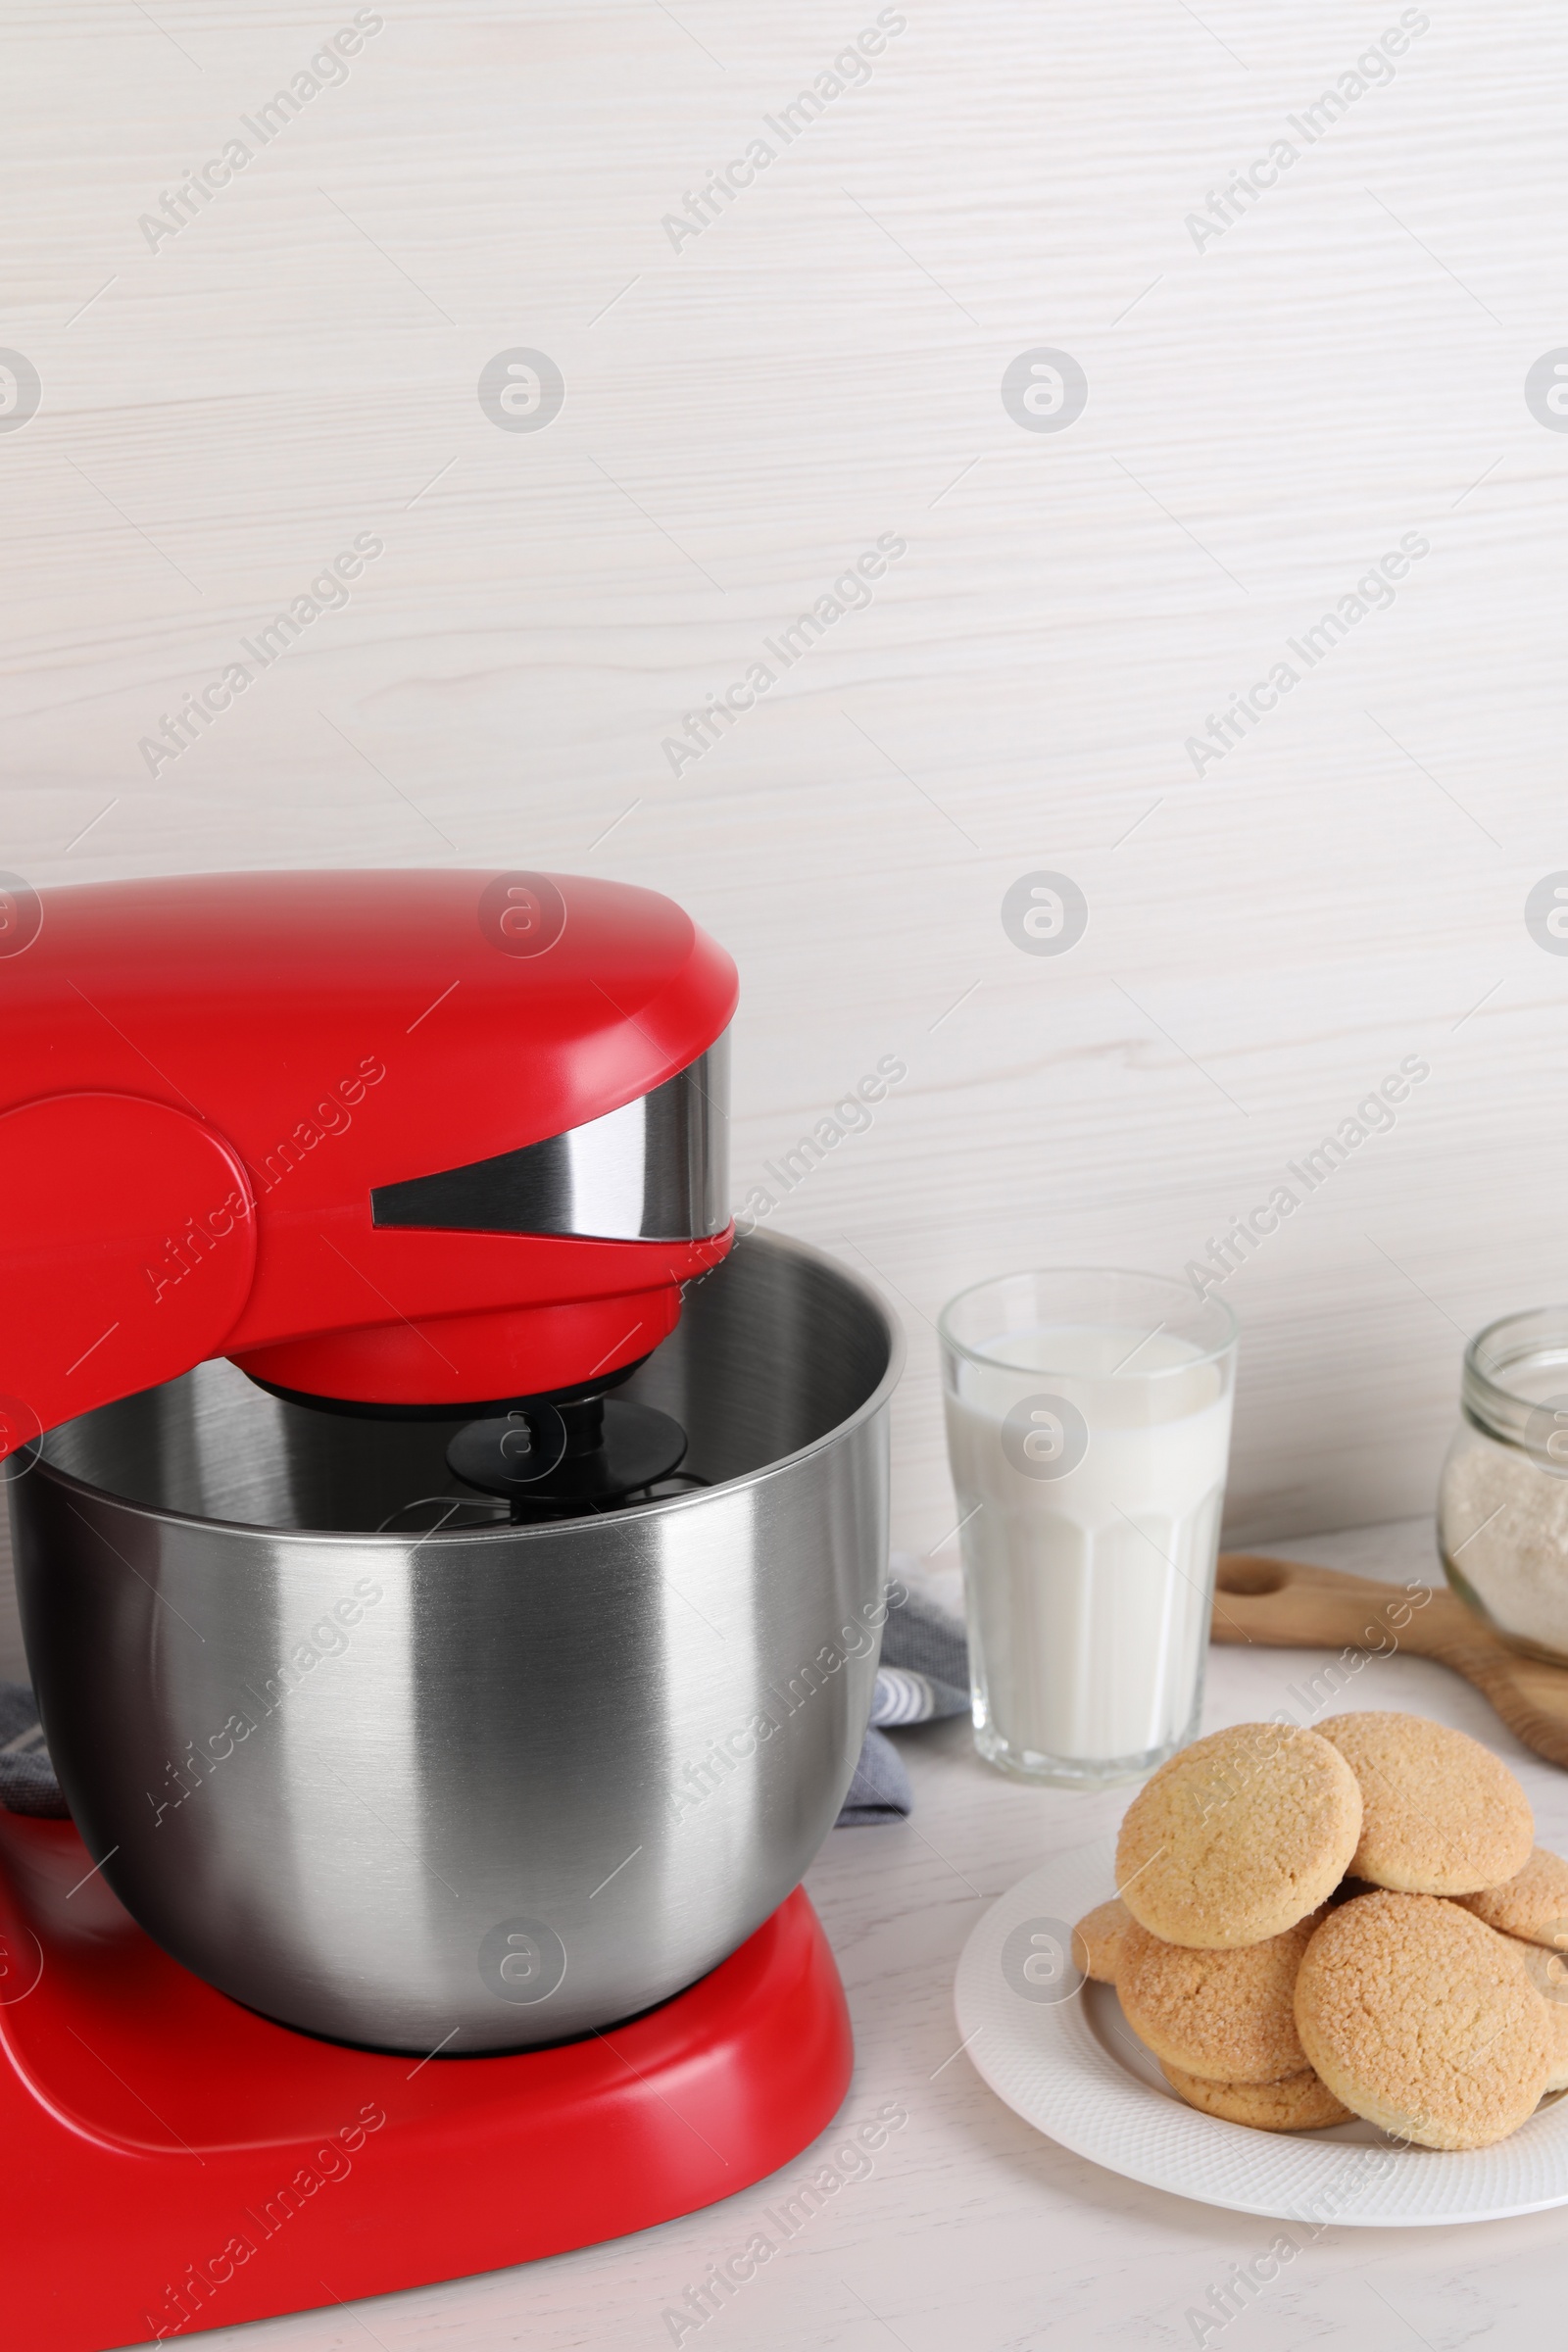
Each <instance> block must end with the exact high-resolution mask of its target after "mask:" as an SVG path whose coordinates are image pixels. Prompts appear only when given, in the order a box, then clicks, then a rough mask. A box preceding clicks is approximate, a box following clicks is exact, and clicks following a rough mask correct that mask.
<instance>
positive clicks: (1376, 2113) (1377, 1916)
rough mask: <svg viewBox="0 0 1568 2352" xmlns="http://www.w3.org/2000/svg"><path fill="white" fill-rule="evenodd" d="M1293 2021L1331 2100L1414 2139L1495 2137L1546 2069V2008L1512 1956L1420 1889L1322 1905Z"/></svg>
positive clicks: (1524, 2112) (1539, 2086)
mask: <svg viewBox="0 0 1568 2352" xmlns="http://www.w3.org/2000/svg"><path fill="white" fill-rule="evenodd" d="M1296 2024H1297V2030H1298V2031H1299V2034H1300V2036H1301V2046H1302V2048H1303V2049H1304V2050H1305V2052H1306V2055H1307V2058H1308V2060H1309V2061H1310V2063H1311V2065H1312V2067H1313V2068H1314V2070H1315V2071H1316V2073H1318V2074H1319V2075H1321V2077H1322V2078H1323V2081H1324V2082H1326V2083H1327V2084H1328V2086H1329V2088H1330V2090H1332V2091H1333V2092H1334V2094H1335V2096H1336V2097H1337V2098H1340V2099H1342V2100H1343V2101H1344V2102H1345V2104H1346V2106H1347V2107H1350V2108H1353V2109H1354V2111H1355V2113H1356V2114H1357V2115H1359V2116H1363V2117H1365V2119H1366V2121H1367V2122H1368V2123H1371V2124H1378V2125H1380V2126H1381V2127H1382V2129H1383V2130H1384V2131H1391V2132H1393V2133H1395V2134H1396V2136H1397V2137H1398V2138H1401V2139H1407V2140H1413V2141H1414V2142H1415V2143H1416V2144H1417V2145H1418V2146H1419V2147H1424V2148H1486V2147H1490V2146H1491V2145H1492V2143H1493V2142H1494V2140H1498V2139H1505V2138H1506V2137H1507V2135H1508V2133H1509V2132H1510V2131H1516V2130H1517V2128H1518V2127H1519V2125H1520V2124H1522V2123H1523V2122H1524V2120H1525V2118H1526V2117H1527V2116H1528V2115H1529V2114H1530V2113H1531V2112H1532V2110H1533V2109H1534V2107H1535V2105H1536V2103H1537V2101H1538V2100H1539V2099H1540V2097H1541V2095H1542V2092H1543V2090H1544V2087H1545V2084H1546V2082H1547V2081H1548V2080H1549V2078H1550V2076H1551V2073H1552V2048H1551V2028H1550V2025H1549V2021H1548V2019H1547V2016H1546V2004H1545V2003H1544V2001H1543V1999H1542V1998H1541V1996H1540V1994H1539V1993H1538V1992H1537V1991H1536V1988H1535V1986H1534V1985H1532V1984H1531V1982H1530V1979H1529V1977H1528V1976H1527V1975H1526V1974H1525V1969H1524V1964H1523V1962H1522V1961H1521V1960H1520V1959H1519V1957H1518V1953H1517V1951H1516V1950H1510V1949H1509V1946H1508V1943H1507V1941H1506V1939H1505V1938H1504V1937H1502V1936H1497V1935H1495V1933H1494V1932H1493V1931H1492V1929H1490V1928H1486V1927H1483V1925H1482V1923H1481V1921H1480V1920H1479V1919H1476V1918H1475V1917H1474V1916H1473V1915H1472V1914H1471V1913H1470V1912H1468V1911H1464V1910H1461V1909H1460V1907H1459V1905H1458V1904H1457V1903H1447V1902H1441V1901H1439V1900H1438V1899H1437V1898H1436V1897H1434V1896H1432V1895H1429V1894H1400V1893H1388V1892H1383V1891H1380V1892H1378V1893H1376V1894H1363V1895H1359V1896H1357V1898H1356V1899H1355V1901H1354V1902H1349V1903H1344V1904H1342V1905H1341V1906H1340V1908H1339V1909H1338V1910H1337V1911H1331V1912H1330V1913H1329V1916H1328V1918H1327V1919H1326V1920H1325V1921H1324V1922H1323V1924H1322V1926H1321V1927H1320V1928H1319V1929H1318V1931H1317V1933H1316V1935H1315V1936H1313V1937H1312V1939H1311V1941H1310V1942H1309V1943H1308V1945H1307V1947H1306V1951H1305V1953H1304V1955H1303V1956H1302V1960H1301V1966H1300V1970H1299V1974H1298V1976H1297V1980H1296Z"/></svg>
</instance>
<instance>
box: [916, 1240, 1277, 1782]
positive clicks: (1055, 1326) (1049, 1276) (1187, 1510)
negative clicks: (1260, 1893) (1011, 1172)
mask: <svg viewBox="0 0 1568 2352" xmlns="http://www.w3.org/2000/svg"><path fill="white" fill-rule="evenodd" d="M939 1331H940V1335H941V1343H942V1371H943V1393H944V1402H945V1405H946V1411H947V1425H948V1457H949V1460H950V1462H951V1464H952V1468H953V1483H954V1487H955V1489H956V1493H957V1499H958V1511H959V1520H960V1527H961V1539H960V1540H961V1543H962V1547H963V1569H964V1583H965V1587H966V1590H967V1601H968V1616H969V1672H970V1682H971V1686H972V1692H973V1701H974V1726H975V1734H974V1736H975V1745H976V1747H977V1748H978V1749H979V1751H980V1753H981V1755H982V1756H984V1757H985V1759H986V1761H987V1762H988V1763H991V1764H994V1765H996V1766H997V1767H998V1768H999V1769H1000V1770H1001V1771H1003V1772H1006V1773H1010V1774H1011V1775H1012V1776H1013V1777H1014V1778H1016V1779H1019V1780H1025V1781H1033V1782H1036V1783H1043V1784H1045V1785H1048V1786H1050V1787H1054V1788H1074V1789H1091V1788H1103V1787H1106V1786H1108V1785H1109V1784H1110V1783H1112V1782H1115V1781H1126V1780H1136V1779H1140V1778H1142V1776H1143V1775H1145V1774H1146V1773H1150V1772H1152V1771H1153V1769H1154V1767H1155V1766H1156V1765H1158V1764H1161V1763H1163V1762H1164V1760H1165V1758H1166V1757H1167V1756H1169V1755H1173V1754H1174V1753H1175V1751H1176V1749H1177V1748H1178V1747H1182V1746H1184V1745H1185V1744H1186V1742H1187V1741H1188V1740H1191V1739H1192V1738H1193V1737H1194V1736H1195V1734H1196V1732H1197V1730H1198V1723H1199V1717H1200V1714H1201V1708H1202V1700H1203V1665H1204V1660H1205V1657H1206V1655H1207V1646H1208V1626H1209V1609H1210V1606H1211V1603H1212V1599H1213V1591H1214V1561H1215V1556H1216V1554H1217V1552H1218V1548H1219V1525H1220V1512H1221V1508H1222V1506H1223V1503H1224V1499H1225V1471H1226V1463H1227V1460H1228V1457H1229V1452H1230V1434H1231V1403H1232V1398H1233V1395H1234V1390H1235V1379H1236V1320H1235V1317H1234V1316H1233V1315H1232V1314H1231V1311H1230V1309H1229V1308H1228V1307H1227V1306H1226V1305H1225V1304H1224V1302H1223V1301H1222V1300H1220V1299H1214V1298H1210V1299H1199V1298H1198V1297H1197V1296H1196V1294H1195V1293H1194V1292H1193V1290H1192V1289H1191V1288H1190V1287H1189V1286H1188V1285H1187V1284H1186V1283H1182V1282H1173V1281H1170V1280H1168V1279H1167V1278H1166V1277H1164V1276H1162V1275H1158V1274H1137V1273H1129V1272H1127V1271H1125V1270H1123V1269H1120V1268H1117V1267H1086V1268H1081V1269H1076V1270H1075V1269H1072V1268H1057V1269H1047V1270H1045V1271H1042V1272H1038V1273H1024V1274H1005V1275H1003V1276H1001V1277H999V1278H998V1279H997V1280H996V1281H993V1282H982V1283H977V1284H976V1285H975V1286H974V1288H973V1289H972V1290H967V1291H960V1292H959V1293H958V1295H957V1297H956V1299H950V1300H949V1302H948V1304H947V1305H946V1306H945V1307H944V1308H943V1310H942V1317H941V1322H940V1325H939Z"/></svg>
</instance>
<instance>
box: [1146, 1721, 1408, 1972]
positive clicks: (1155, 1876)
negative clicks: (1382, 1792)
mask: <svg viewBox="0 0 1568 2352" xmlns="http://www.w3.org/2000/svg"><path fill="white" fill-rule="evenodd" d="M1360 1834H1361V1792H1360V1789H1359V1788H1358V1787H1357V1785H1356V1779H1355V1775H1354V1773H1353V1772H1352V1771H1351V1770H1350V1768H1349V1766H1348V1764H1347V1763H1346V1761H1345V1758H1344V1757H1343V1756H1342V1755H1341V1754H1340V1751H1339V1749H1338V1748H1337V1747H1334V1746H1333V1745H1332V1744H1331V1743H1330V1742H1329V1741H1328V1740H1321V1739H1319V1737H1318V1735H1317V1733H1316V1732H1307V1731H1302V1730H1300V1729H1299V1728H1298V1727H1297V1726H1296V1725H1294V1724H1292V1725H1281V1724H1275V1723H1242V1724H1237V1725H1234V1726H1233V1727H1232V1728H1231V1729H1230V1730H1229V1731H1224V1732H1211V1733H1210V1734H1209V1736H1208V1738H1207V1739H1206V1740H1195V1742H1194V1743H1193V1745H1192V1746H1191V1747H1184V1748H1181V1749H1179V1750H1178V1752H1177V1753H1176V1754H1175V1755H1174V1756H1172V1757H1171V1758H1170V1760H1169V1762H1168V1763H1165V1764H1162V1765H1161V1766H1160V1768H1159V1770H1158V1771H1157V1772H1156V1773H1155V1775H1154V1777H1153V1779H1152V1781H1150V1782H1148V1783H1147V1784H1146V1785H1145V1787H1144V1788H1142V1789H1140V1790H1139V1792H1138V1794H1137V1795H1136V1796H1135V1797H1134V1798H1133V1801H1132V1803H1131V1804H1130V1805H1129V1806H1128V1808H1127V1815H1126V1819H1125V1820H1124V1821H1123V1823H1122V1825H1121V1836H1120V1838H1118V1839H1117V1842H1116V1888H1117V1892H1118V1893H1119V1894H1120V1895H1121V1898H1122V1900H1123V1901H1124V1902H1125V1904H1126V1905H1127V1908H1128V1910H1129V1911H1130V1912H1131V1913H1132V1915H1133V1917H1134V1918H1135V1919H1136V1920H1138V1921H1139V1922H1140V1924H1141V1925H1142V1926H1144V1927H1146V1928H1147V1929H1148V1930H1149V1932H1150V1934H1151V1935H1152V1936H1160V1937H1162V1938H1163V1940H1164V1941H1165V1942H1167V1943H1183V1944H1189V1945H1192V1946H1193V1947H1195V1948H1196V1949H1198V1950H1200V1951H1224V1950H1228V1949H1230V1948H1232V1947H1233V1946H1235V1945H1238V1944H1247V1943H1261V1942H1262V1941H1263V1940H1264V1938H1265V1937H1267V1936H1278V1935H1281V1934H1283V1933H1284V1931H1285V1930H1286V1929H1287V1928H1293V1927H1294V1926H1295V1925H1296V1923H1297V1921H1298V1920H1299V1919H1304V1918H1305V1917H1306V1914H1307V1913H1308V1912H1309V1911H1315V1910H1316V1909H1317V1907H1318V1905H1319V1904H1320V1903H1321V1902H1323V1901H1325V1900H1326V1899H1327V1897H1328V1896H1329V1895H1330V1894H1331V1893H1332V1892H1333V1890H1334V1888H1335V1887H1337V1886H1338V1885H1339V1883H1340V1881H1341V1879H1342V1878H1343V1877H1344V1876H1345V1873H1346V1871H1347V1869H1348V1866H1349V1860H1350V1856H1351V1854H1352V1853H1353V1852H1354V1851H1355V1847H1356V1840H1357V1839H1358V1838H1359V1837H1360Z"/></svg>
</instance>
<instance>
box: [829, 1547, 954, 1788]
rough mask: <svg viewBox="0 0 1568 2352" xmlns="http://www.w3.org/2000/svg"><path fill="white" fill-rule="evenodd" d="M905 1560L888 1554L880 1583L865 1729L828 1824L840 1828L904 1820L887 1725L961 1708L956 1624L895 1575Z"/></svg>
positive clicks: (902, 1783)
mask: <svg viewBox="0 0 1568 2352" xmlns="http://www.w3.org/2000/svg"><path fill="white" fill-rule="evenodd" d="M906 1565H907V1563H904V1562H901V1560H900V1559H899V1557H898V1556H897V1555H896V1554H895V1557H894V1562H893V1568H894V1576H893V1582H892V1584H891V1585H890V1587H889V1589H888V1598H889V1602H890V1604H891V1605H890V1606H889V1609H888V1616H887V1623H886V1625H885V1626H884V1627H883V1629H882V1659H881V1663H880V1665H879V1666H878V1667H877V1673H876V1690H875V1693H874V1695H873V1697H872V1700H871V1726H872V1728H871V1729H870V1730H869V1731H868V1732H867V1733H866V1735H865V1745H864V1746H863V1747H862V1748H861V1750H860V1760H859V1762H858V1764H857V1766H856V1768H855V1778H854V1780H853V1781H852V1782H851V1783H850V1792H849V1794H848V1796H846V1798H845V1799H844V1804H843V1808H842V1810H841V1811H840V1814H839V1817H838V1821H837V1824H836V1825H835V1826H836V1827H837V1828H839V1829H841V1830H859V1829H870V1828H873V1827H874V1826H875V1825H876V1824H877V1823H879V1822H889V1821H907V1819H908V1817H909V1814H910V1813H911V1811H912V1810H913V1807H914V1796H913V1792H912V1790H911V1789H910V1787H909V1776H908V1773H907V1771H906V1770H905V1764H904V1758H903V1757H902V1756H901V1755H900V1753H899V1751H898V1749H897V1748H896V1747H895V1746H894V1744H893V1742H892V1740H889V1739H888V1738H887V1737H886V1734H887V1733H888V1732H889V1731H894V1730H898V1731H902V1730H904V1729H906V1728H907V1726H908V1725H910V1724H915V1723H934V1722H936V1721H938V1720H939V1719H940V1718H941V1717H943V1716H948V1715H967V1713H968V1712H969V1645H968V1642H967V1641H966V1640H965V1637H964V1630H963V1627H962V1625H961V1624H960V1622H959V1620H958V1619H957V1618H956V1617H950V1616H949V1614H948V1612H947V1610H946V1609H943V1608H939V1607H938V1606H937V1604H936V1602H935V1601H934V1600H931V1599H929V1598H928V1597H927V1595H926V1594H925V1593H922V1592H920V1591H919V1590H918V1588H917V1587H915V1586H913V1585H911V1584H910V1582H909V1581H908V1579H907V1577H906V1576H903V1575H901V1574H900V1573H899V1571H900V1569H901V1567H903V1566H906ZM901 1594H902V1596H903V1597H902V1598H901V1597H900V1595H901Z"/></svg>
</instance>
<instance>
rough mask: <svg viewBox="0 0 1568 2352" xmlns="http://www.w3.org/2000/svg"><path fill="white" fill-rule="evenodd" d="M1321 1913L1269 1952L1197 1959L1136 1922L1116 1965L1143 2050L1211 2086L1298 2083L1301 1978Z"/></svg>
mask: <svg viewBox="0 0 1568 2352" xmlns="http://www.w3.org/2000/svg"><path fill="white" fill-rule="evenodd" d="M1323 1916H1324V1915H1323V1913H1322V1912H1319V1911H1313V1912H1311V1913H1309V1914H1308V1916H1307V1917H1306V1918H1305V1919H1301V1920H1298V1921H1297V1923H1296V1925H1295V1927H1294V1928H1287V1929H1286V1930H1285V1932H1284V1934H1283V1935H1281V1936H1269V1937H1268V1939H1267V1941H1266V1942H1263V1943H1250V1944H1248V1945H1246V1946H1245V1947H1244V1948H1243V1949H1241V1950H1232V1951H1194V1950H1193V1949H1192V1948H1191V1947H1190V1946H1189V1945H1186V1944H1180V1943H1162V1942H1161V1941H1160V1939H1159V1937H1158V1936H1151V1935H1150V1933H1149V1931H1148V1929H1147V1928H1142V1927H1140V1926H1139V1925H1138V1923H1137V1921H1136V1920H1134V1921H1131V1922H1129V1924H1128V1927H1127V1930H1126V1932H1125V1934H1124V1935H1123V1936H1122V1939H1121V1951H1120V1956H1119V1958H1118V1960H1117V1964H1116V1997H1117V1999H1118V2000H1119V2001H1120V2002H1121V2005H1122V2010H1123V2013H1124V2014H1125V2016H1126V2019H1127V2023H1128V2024H1129V2025H1130V2026H1131V2028H1132V2030H1133V2032H1134V2033H1135V2034H1137V2036H1138V2038H1139V2040H1140V2041H1141V2042H1143V2043H1144V2044H1145V2045H1146V2046H1147V2047H1148V2048H1149V2049H1151V2050H1152V2051H1153V2053H1154V2056H1155V2057H1156V2058H1157V2059H1158V2060H1159V2062H1160V2064H1161V2066H1164V2065H1167V2064H1168V2065H1171V2066H1174V2067H1175V2068H1176V2069H1177V2070H1178V2071H1179V2072H1180V2073H1182V2074H1184V2075H1194V2076H1197V2077H1199V2078H1200V2079H1201V2081H1203V2082H1231V2083H1238V2082H1246V2083H1257V2082H1279V2081H1280V2079H1281V2077H1282V2076H1285V2075H1297V2074H1299V2073H1300V2072H1301V2071H1302V2069H1303V2068H1304V2067H1305V2065H1306V2062H1307V2060H1306V2052H1305V2051H1304V2050H1303V2049H1302V2047H1301V2042H1300V2036H1299V2034H1298V2033H1297V2031H1296V2009H1295V2005H1294V1995H1295V1991H1296V1972H1297V1970H1298V1969H1299V1967H1300V1965H1301V1954H1302V1953H1303V1952H1304V1951H1305V1949H1306V1947H1307V1945H1308V1943H1309V1942H1310V1941H1311V1939H1312V1934H1313V1931H1314V1929H1315V1928H1316V1927H1317V1926H1318V1923H1319V1921H1320V1920H1321V1919H1322V1917H1323Z"/></svg>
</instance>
